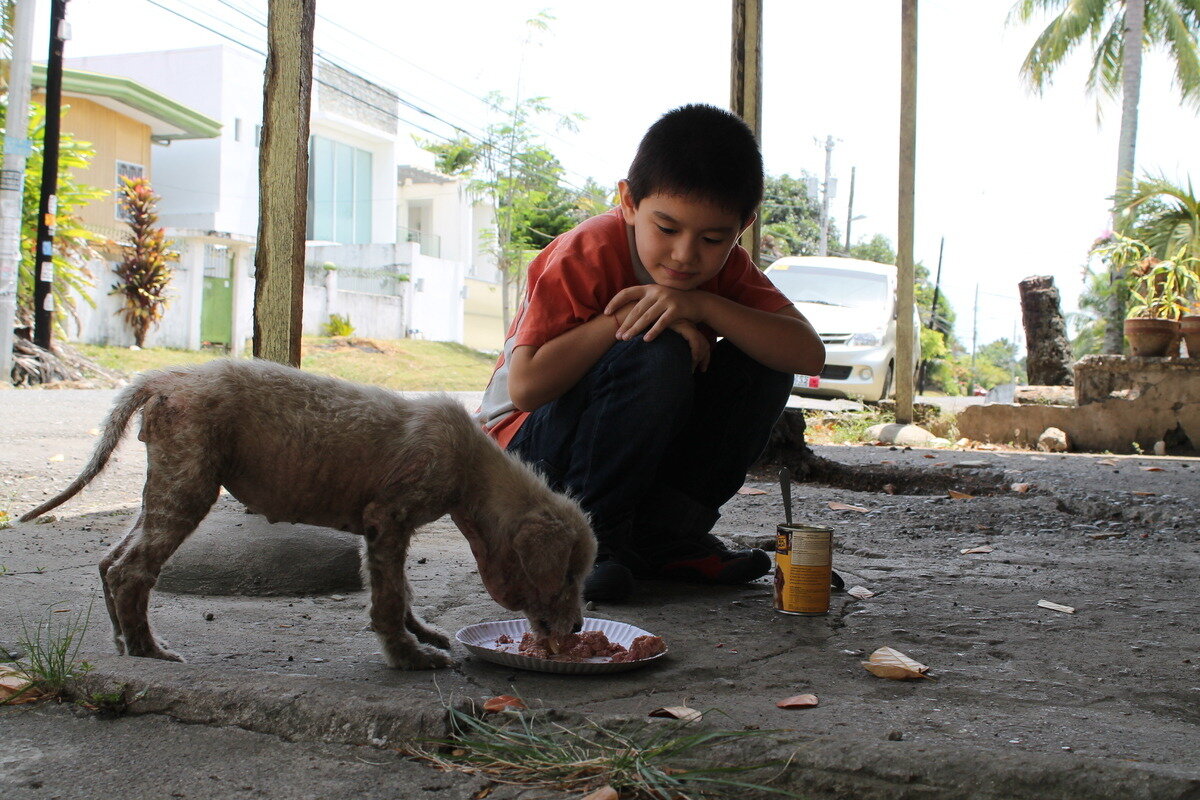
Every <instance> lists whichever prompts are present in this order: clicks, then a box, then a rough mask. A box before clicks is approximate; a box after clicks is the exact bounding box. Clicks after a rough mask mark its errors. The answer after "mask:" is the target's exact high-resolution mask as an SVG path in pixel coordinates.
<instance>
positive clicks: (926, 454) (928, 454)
mask: <svg viewBox="0 0 1200 800" xmlns="http://www.w3.org/2000/svg"><path fill="white" fill-rule="evenodd" d="M922 458H937V456H935V455H934V454H933V453H923V454H922Z"/></svg>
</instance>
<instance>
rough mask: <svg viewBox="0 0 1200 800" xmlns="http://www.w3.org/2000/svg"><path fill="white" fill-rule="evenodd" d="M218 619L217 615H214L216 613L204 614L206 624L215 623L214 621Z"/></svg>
mask: <svg viewBox="0 0 1200 800" xmlns="http://www.w3.org/2000/svg"><path fill="white" fill-rule="evenodd" d="M216 618H217V615H216V614H214V613H213V612H211V611H208V612H206V613H205V614H204V621H205V622H212V621H213V620H214V619H216Z"/></svg>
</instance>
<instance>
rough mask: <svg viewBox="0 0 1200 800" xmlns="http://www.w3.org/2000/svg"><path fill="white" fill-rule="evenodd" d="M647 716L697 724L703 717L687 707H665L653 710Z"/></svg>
mask: <svg viewBox="0 0 1200 800" xmlns="http://www.w3.org/2000/svg"><path fill="white" fill-rule="evenodd" d="M647 716H651V717H668V718H670V719H681V720H683V721H684V722H699V721H700V720H701V718H702V717H703V716H704V715H703V714H701V713H700V712H699V711H697V710H696V709H694V708H688V707H687V706H666V707H664V708H656V709H654V710H653V711H651V712H650V713H649V714H648V715H647Z"/></svg>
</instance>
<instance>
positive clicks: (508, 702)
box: [483, 694, 529, 713]
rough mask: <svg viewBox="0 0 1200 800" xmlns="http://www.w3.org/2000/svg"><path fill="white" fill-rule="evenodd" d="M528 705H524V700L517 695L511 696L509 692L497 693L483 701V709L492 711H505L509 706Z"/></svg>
mask: <svg viewBox="0 0 1200 800" xmlns="http://www.w3.org/2000/svg"><path fill="white" fill-rule="evenodd" d="M528 707H529V706H527V705H525V701H524V700H522V699H521V698H519V697H513V696H512V695H511V694H502V695H498V696H496V697H493V698H491V699H490V700H485V701H484V702H483V710H484V711H490V712H493V713H494V712H497V711H506V710H508V709H510V708H513V709H520V708H528Z"/></svg>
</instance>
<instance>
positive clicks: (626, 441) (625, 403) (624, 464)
mask: <svg viewBox="0 0 1200 800" xmlns="http://www.w3.org/2000/svg"><path fill="white" fill-rule="evenodd" d="M791 387H792V376H791V375H789V374H787V373H783V372H778V371H776V370H773V369H769V368H767V367H765V366H763V365H762V364H760V363H758V362H757V361H755V360H754V359H752V358H750V357H749V356H747V355H746V354H745V353H743V352H742V351H741V350H739V349H738V348H736V347H735V346H734V345H733V344H732V343H730V342H729V341H727V340H722V341H721V342H719V343H718V344H717V346H716V347H715V348H714V349H713V352H712V358H711V361H710V364H709V367H708V371H706V372H693V371H692V365H691V355H690V351H689V349H688V345H687V342H686V341H685V340H684V339H683V337H682V336H680V335H679V334H677V333H675V332H674V331H668V332H666V333H664V334H662V335H660V336H658V337H656V338H655V339H654V340H653V341H650V342H646V341H643V339H642V337H641V336H638V337H636V338H634V339H631V340H628V341H618V342H616V343H615V344H613V346H612V347H610V348H609V349H608V352H606V353H605V354H604V355H603V356H602V357H601V358H600V360H599V361H597V362H596V364H595V365H593V366H592V368H591V369H590V370H589V371H588V372H587V374H586V375H584V377H583V378H582V379H581V380H580V381H579V383H577V384H576V385H575V386H574V387H573V388H572V389H570V390H569V391H568V392H567V393H566V394H564V395H563V396H562V397H559V398H558V399H557V400H554V401H553V402H550V403H547V404H546V405H544V406H542V407H541V408H538V409H537V410H536V411H534V412H533V413H531V414H530V415H529V418H528V419H526V421H525V423H524V424H523V425H522V426H521V428H520V429H519V430H518V431H517V434H516V436H515V437H513V440H512V442H511V443H510V444H509V446H508V449H509V450H510V451H512V452H514V453H516V454H517V455H519V456H520V457H521V458H523V459H524V460H525V461H526V462H527V463H529V464H532V465H533V466H534V467H535V468H537V469H538V470H540V471H541V472H542V473H543V474H544V475H545V476H546V478H547V480H548V481H549V482H550V485H551V486H552V487H553V488H555V489H557V490H558V491H563V492H567V493H569V494H571V495H572V496H573V497H574V498H575V499H576V500H578V501H579V503H580V505H582V506H583V509H584V510H585V511H587V512H588V514H589V515H590V516H591V519H592V526H593V528H594V529H595V531H596V536H597V538H598V539H599V541H600V544H601V549H602V550H605V549H607V550H609V551H610V552H612V551H614V550H624V549H626V548H631V549H633V550H634V551H637V550H639V549H644V548H647V547H653V546H654V545H655V544H657V543H660V542H661V541H662V540H664V539H671V538H675V537H691V536H700V535H702V534H704V533H707V532H708V531H709V530H711V528H712V526H713V524H714V523H716V521H717V519H718V518H719V517H720V514H719V509H720V508H721V506H722V505H724V504H725V502H726V501H727V500H729V498H730V497H732V496H733V495H734V493H735V492H736V491H737V490H738V488H739V487H741V485H742V483H743V482H744V481H745V479H746V472H747V471H748V470H749V468H750V465H751V464H753V463H754V461H755V460H756V459H757V458H758V456H759V455H760V454H761V453H762V451H763V448H764V447H765V446H766V443H767V438H768V437H769V436H770V433H771V428H772V427H773V426H774V424H775V421H776V420H777V419H778V418H779V415H780V414H781V413H782V412H783V408H784V406H785V405H786V403H787V398H788V395H789V393H790V392H791Z"/></svg>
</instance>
